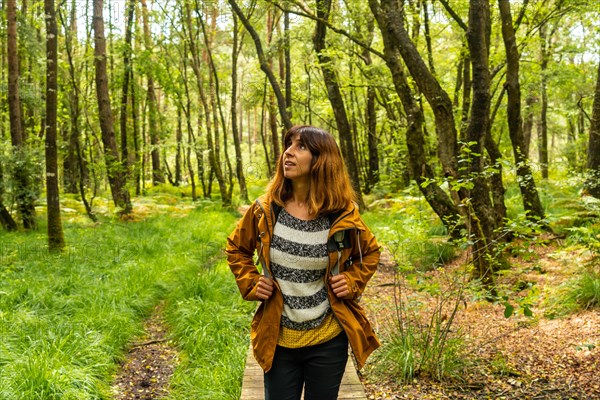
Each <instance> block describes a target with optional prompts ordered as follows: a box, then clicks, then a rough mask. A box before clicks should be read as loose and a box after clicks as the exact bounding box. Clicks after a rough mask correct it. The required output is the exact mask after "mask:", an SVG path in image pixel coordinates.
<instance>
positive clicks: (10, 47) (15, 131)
mask: <svg viewBox="0 0 600 400" xmlns="http://www.w3.org/2000/svg"><path fill="white" fill-rule="evenodd" d="M6 19H7V29H6V35H7V61H8V113H9V120H10V137H11V143H12V146H13V152H14V156H13V157H14V167H13V180H14V193H15V197H16V200H17V208H18V211H19V214H20V216H21V219H22V221H23V227H24V228H25V229H35V227H36V221H35V204H34V203H35V195H34V194H33V193H35V190H34V189H33V182H32V180H31V179H30V177H29V171H27V165H28V162H27V151H26V148H25V136H24V132H23V123H22V116H21V98H20V95H19V55H18V45H17V4H16V0H7V4H6Z"/></svg>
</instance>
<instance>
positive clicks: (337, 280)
mask: <svg viewBox="0 0 600 400" xmlns="http://www.w3.org/2000/svg"><path fill="white" fill-rule="evenodd" d="M329 285H331V289H332V290H333V293H334V294H335V295H336V296H337V297H338V298H340V299H342V298H344V297H346V296H348V295H349V294H350V288H349V287H348V281H347V280H346V275H344V274H338V275H332V276H331V277H330V278H329Z"/></svg>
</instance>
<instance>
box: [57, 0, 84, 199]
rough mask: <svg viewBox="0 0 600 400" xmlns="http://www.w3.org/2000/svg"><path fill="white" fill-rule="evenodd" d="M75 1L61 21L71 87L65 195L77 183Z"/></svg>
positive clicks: (77, 130) (77, 111) (77, 119)
mask: <svg viewBox="0 0 600 400" xmlns="http://www.w3.org/2000/svg"><path fill="white" fill-rule="evenodd" d="M75 3H76V2H75V0H72V2H71V10H70V20H69V22H68V23H67V22H66V21H64V20H62V17H61V20H62V24H63V27H64V30H65V48H66V50H67V59H68V61H69V79H70V81H71V87H70V88H69V93H68V98H69V118H70V122H71V123H70V126H69V129H67V137H66V139H65V141H66V142H67V143H68V147H67V156H66V157H65V158H64V161H63V185H64V191H65V192H66V193H73V194H75V193H78V191H77V182H78V181H79V165H77V162H78V160H79V159H78V156H77V150H76V148H77V146H76V144H75V142H76V141H78V140H79V133H80V132H79V116H80V110H79V92H78V91H79V87H78V85H79V83H78V81H77V78H76V73H75V64H74V61H73V58H74V49H73V38H74V37H77V24H76V23H75V19H76V4H75Z"/></svg>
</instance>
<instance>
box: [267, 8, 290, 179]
mask: <svg viewBox="0 0 600 400" xmlns="http://www.w3.org/2000/svg"><path fill="white" fill-rule="evenodd" d="M276 13H277V8H276V7H274V6H273V7H269V10H268V11H267V35H266V36H267V43H266V44H267V47H268V48H270V47H271V43H272V41H273V32H274V31H275V20H276V19H277V16H276ZM274 58H275V54H274V53H273V52H269V54H268V57H267V64H268V66H269V69H270V70H271V71H272V70H273V59H274ZM280 81H282V80H281V74H280ZM267 109H268V111H269V130H270V131H271V147H272V148H273V168H275V167H276V165H275V164H276V163H277V160H279V156H280V155H281V145H280V144H279V135H280V132H279V128H278V126H277V102H276V101H275V95H274V94H273V92H269V94H268V107H267ZM286 110H287V100H286Z"/></svg>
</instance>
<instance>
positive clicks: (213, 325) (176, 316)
mask: <svg viewBox="0 0 600 400" xmlns="http://www.w3.org/2000/svg"><path fill="white" fill-rule="evenodd" d="M230 274H231V273H230V272H229V270H228V269H227V266H226V264H225V263H223V262H221V263H219V264H218V265H217V266H216V267H215V268H214V269H212V270H208V271H205V272H203V273H201V274H195V276H189V277H188V279H187V280H184V277H182V282H181V292H180V293H179V295H178V296H177V297H176V298H175V299H173V301H172V303H171V304H170V305H169V306H168V310H167V314H168V317H167V320H168V323H169V326H170V328H171V334H172V336H173V338H174V340H175V341H176V343H178V344H179V346H180V349H181V351H182V352H183V353H184V354H185V356H184V357H183V361H182V363H181V365H180V366H179V367H178V368H177V370H176V371H175V374H174V376H173V378H172V380H171V393H170V395H169V398H171V399H217V398H218V399H232V400H233V399H238V398H239V396H240V382H241V378H242V376H243V373H244V361H245V357H246V351H247V349H248V338H249V328H250V319H251V312H252V310H253V304H251V303H248V302H244V301H243V300H242V299H241V297H240V295H239V292H238V290H237V287H236V286H235V283H234V280H233V279H232V278H231V276H230ZM232 299H233V301H232Z"/></svg>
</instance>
